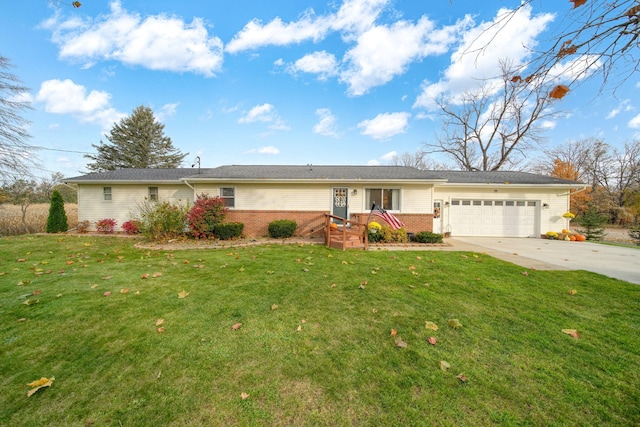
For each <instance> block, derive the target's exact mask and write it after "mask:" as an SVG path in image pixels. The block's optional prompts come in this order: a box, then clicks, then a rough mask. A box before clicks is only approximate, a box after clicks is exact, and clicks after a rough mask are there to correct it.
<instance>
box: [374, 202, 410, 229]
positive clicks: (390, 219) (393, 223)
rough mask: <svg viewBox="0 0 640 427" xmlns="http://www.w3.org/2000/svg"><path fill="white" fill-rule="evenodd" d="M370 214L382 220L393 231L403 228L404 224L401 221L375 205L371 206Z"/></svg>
mask: <svg viewBox="0 0 640 427" xmlns="http://www.w3.org/2000/svg"><path fill="white" fill-rule="evenodd" d="M371 214H373V215H375V216H379V217H380V218H382V219H384V220H385V221H386V222H387V224H389V226H390V227H391V228H392V229H394V230H397V229H399V228H402V227H404V223H403V222H402V221H400V220H399V219H398V218H396V217H395V216H394V215H392V214H390V213H389V212H387V211H385V210H384V209H382V208H379V207H378V206H376V205H373V206H371Z"/></svg>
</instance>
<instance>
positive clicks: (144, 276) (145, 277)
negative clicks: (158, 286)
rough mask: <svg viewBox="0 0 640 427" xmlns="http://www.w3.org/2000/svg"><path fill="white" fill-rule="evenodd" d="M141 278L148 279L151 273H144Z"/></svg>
mask: <svg viewBox="0 0 640 427" xmlns="http://www.w3.org/2000/svg"><path fill="white" fill-rule="evenodd" d="M140 278H141V279H148V278H149V273H144V274H143V275H142V276H140Z"/></svg>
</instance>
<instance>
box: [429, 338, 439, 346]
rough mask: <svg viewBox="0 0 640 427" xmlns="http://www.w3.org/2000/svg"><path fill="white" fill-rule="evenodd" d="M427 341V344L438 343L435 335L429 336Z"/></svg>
mask: <svg viewBox="0 0 640 427" xmlns="http://www.w3.org/2000/svg"><path fill="white" fill-rule="evenodd" d="M427 342H428V343H429V344H431V345H436V344H438V339H437V338H436V337H429V338H428V339H427Z"/></svg>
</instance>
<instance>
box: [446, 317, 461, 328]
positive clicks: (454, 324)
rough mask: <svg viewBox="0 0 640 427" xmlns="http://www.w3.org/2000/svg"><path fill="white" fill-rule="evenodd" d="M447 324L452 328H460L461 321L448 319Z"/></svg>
mask: <svg viewBox="0 0 640 427" xmlns="http://www.w3.org/2000/svg"><path fill="white" fill-rule="evenodd" d="M449 326H451V327H452V328H453V329H460V328H462V323H460V321H459V320H458V319H450V320H449Z"/></svg>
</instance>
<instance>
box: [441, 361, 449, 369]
mask: <svg viewBox="0 0 640 427" xmlns="http://www.w3.org/2000/svg"><path fill="white" fill-rule="evenodd" d="M450 367H451V365H449V362H447V361H445V360H441V361H440V369H442V370H443V371H446V370H447V369H449V368H450Z"/></svg>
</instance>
